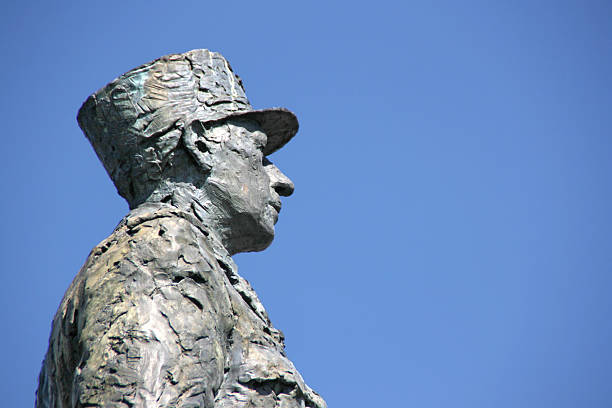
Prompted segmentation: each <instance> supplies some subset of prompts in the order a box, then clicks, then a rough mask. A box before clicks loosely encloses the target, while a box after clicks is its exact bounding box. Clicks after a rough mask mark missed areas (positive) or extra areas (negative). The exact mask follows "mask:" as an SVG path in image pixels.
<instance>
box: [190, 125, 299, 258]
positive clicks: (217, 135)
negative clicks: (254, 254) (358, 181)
mask: <svg viewBox="0 0 612 408" xmlns="http://www.w3.org/2000/svg"><path fill="white" fill-rule="evenodd" d="M265 145H266V134H265V133H263V132H262V131H261V128H260V127H259V125H258V124H257V123H255V122H252V121H244V120H236V119H233V120H229V121H227V122H224V123H220V124H216V125H214V126H213V127H212V128H210V129H204V131H203V132H202V134H201V135H199V136H198V138H197V139H196V141H195V146H196V148H197V150H198V151H199V152H198V154H202V155H203V156H205V160H206V162H207V163H208V165H207V167H209V168H210V169H209V173H208V176H207V177H206V179H205V182H204V185H203V186H202V187H201V188H204V189H205V190H206V193H207V194H206V195H207V198H208V199H209V200H210V205H212V207H213V208H214V209H215V211H216V216H217V217H219V219H218V220H217V225H219V226H220V228H221V231H220V232H221V234H223V235H224V236H225V237H229V238H230V239H228V241H230V242H231V246H232V248H231V249H230V250H231V252H233V253H236V252H244V251H259V250H262V249H265V248H266V247H267V246H268V245H270V243H271V242H272V239H273V238H274V224H275V223H276V221H277V220H278V213H279V211H280V208H281V201H280V196H289V195H290V194H291V193H292V192H293V183H292V182H291V180H289V179H288V178H287V177H286V176H285V175H284V174H283V173H282V172H281V171H280V170H279V169H278V168H277V167H276V166H274V164H272V163H271V162H270V161H269V160H268V159H267V158H266V157H264V155H263V148H264V147H265Z"/></svg>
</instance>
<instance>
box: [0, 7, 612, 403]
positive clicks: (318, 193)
mask: <svg viewBox="0 0 612 408" xmlns="http://www.w3.org/2000/svg"><path fill="white" fill-rule="evenodd" d="M0 14H1V17H0V18H1V24H0V34H1V36H0V38H1V40H0V44H1V55H2V57H1V58H2V63H1V64H0V77H1V78H2V95H1V97H0V104H1V105H0V107H1V108H0V109H1V110H0V112H1V115H2V133H3V136H2V152H3V159H2V163H1V165H0V166H1V171H2V177H1V179H0V183H1V184H0V187H1V191H2V193H3V195H4V197H3V199H2V200H1V201H0V209H1V210H2V215H3V217H2V218H3V219H2V234H1V238H0V239H1V246H0V247H1V251H2V252H1V256H2V261H3V267H2V285H1V288H0V290H1V292H0V302H1V303H0V306H1V307H2V309H1V310H2V312H1V318H2V321H1V327H2V335H1V336H0V350H2V352H1V359H2V360H1V361H0V362H1V364H2V367H3V369H2V370H1V374H0V395H1V398H0V399H1V400H2V401H1V402H0V405H2V406H6V407H20V406H24V407H27V406H32V404H33V401H34V391H35V387H36V382H37V376H38V372H39V370H40V365H41V361H42V359H43V357H44V353H45V351H46V349H47V341H48V335H49V331H50V323H51V319H52V317H53V315H54V313H55V311H56V309H57V306H58V304H59V302H60V300H61V297H62V295H63V293H64V291H65V290H66V288H67V287H68V285H69V283H70V281H71V280H72V278H73V277H74V275H75V274H76V273H77V271H78V270H79V268H80V266H81V264H82V263H83V262H84V260H85V258H86V256H87V254H88V253H89V251H90V249H91V248H92V247H93V246H95V245H96V244H97V243H98V242H99V241H101V240H102V239H104V238H105V237H106V236H108V235H109V234H110V233H111V231H112V230H113V228H114V226H115V225H116V224H117V222H118V221H119V220H120V219H121V218H122V217H123V216H124V215H125V214H126V213H127V205H126V204H125V203H124V201H123V200H122V199H121V198H120V197H119V196H118V195H117V194H116V192H115V189H114V187H113V185H112V183H111V182H110V179H109V178H108V176H107V175H106V174H105V172H104V169H103V168H102V165H101V164H100V163H99V162H98V160H97V158H96V156H95V155H94V153H93V150H92V149H91V147H90V146H89V144H88V142H87V141H86V139H85V138H84V137H83V135H82V133H81V131H80V130H79V128H78V126H77V123H76V120H75V116H76V112H77V109H78V108H79V106H80V104H81V103H82V102H83V101H84V100H85V98H86V97H87V96H88V95H89V94H90V93H92V92H94V91H95V90H97V89H98V88H100V87H101V86H103V85H105V84H106V83H107V82H108V81H110V80H112V79H113V78H115V77H116V76H117V75H120V74H122V73H123V72H125V71H127V70H129V69H131V68H133V67H135V66H138V65H140V64H142V63H144V62H147V61H149V60H152V59H155V58H157V57H159V56H162V55H164V54H168V53H173V52H184V51H187V50H190V49H194V48H209V49H211V50H215V51H219V52H221V53H222V54H223V55H225V57H227V58H228V59H229V61H230V62H231V64H232V66H233V67H234V69H235V70H236V72H237V73H238V74H239V75H240V76H241V77H242V78H243V80H244V83H245V86H246V90H247V95H248V96H249V98H250V100H251V102H252V104H253V105H254V106H255V107H257V108H263V107H271V106H286V107H288V108H290V109H292V110H294V111H295V112H296V113H297V115H298V117H299V118H300V121H301V129H300V132H299V134H298V136H297V137H296V138H295V139H294V141H293V142H292V143H290V144H289V145H288V146H287V147H286V148H285V149H284V150H282V151H280V152H278V153H276V154H275V155H273V156H272V160H273V161H274V162H275V163H276V164H277V165H278V166H279V167H280V168H281V169H282V170H283V171H284V172H285V173H286V174H288V175H289V176H290V177H291V178H292V179H293V180H294V182H295V184H296V192H295V194H294V196H293V197H290V198H288V199H285V200H284V206H283V212H282V214H281V217H280V221H279V223H278V225H277V238H276V241H275V242H274V243H273V245H272V246H271V247H270V248H269V250H267V251H265V252H262V253H258V254H244V255H239V256H237V257H236V260H237V262H238V265H239V268H240V272H241V274H243V275H244V276H245V277H247V279H249V280H250V281H251V282H252V284H253V286H254V287H255V289H256V290H257V291H258V293H259V294H260V297H261V298H262V300H263V302H264V304H265V305H266V307H267V309H268V310H269V313H270V315H271V317H272V320H273V322H274V323H275V325H276V326H277V327H278V328H280V329H281V330H283V331H284V332H285V334H286V336H287V351H288V354H289V357H290V358H291V359H292V360H293V361H294V362H295V364H296V366H297V367H298V369H299V370H300V371H301V372H302V374H303V376H304V378H305V379H306V381H307V382H308V383H309V384H310V385H311V386H312V387H313V388H314V389H316V390H317V391H319V392H320V393H321V394H322V395H323V396H324V397H325V398H326V400H327V402H328V404H329V406H330V408H331V407H338V408H342V407H351V408H354V407H419V408H425V407H427V408H429V407H432V408H433V407H465V408H474V407H483V408H485V407H486V408H489V407H497V408H501V407H508V408H516V407H538V408H542V407H555V408H564V407H581V408H582V407H589V408H595V407H597V408H598V407H610V406H612V387H611V385H610V384H611V381H612V372H611V370H612V351H611V349H612V320H611V318H610V315H611V311H612V297H611V292H612V274H611V272H612V248H611V244H612V222H611V221H612V217H611V214H610V209H611V208H612V195H611V188H612V177H611V176H612V160H611V158H612V140H611V136H612V112H611V108H612V92H611V91H612V23H611V21H612V3H610V2H609V1H573V2H567V1H519V2H515V1H481V2H474V1H467V2H464V1H446V2H445V1H417V2H397V3H395V2H389V1H376V2H364V3H360V2H348V1H347V2H342V3H337V2H323V1H302V2H288V1H282V2H281V1H278V2H266V1H259V2H253V1H251V2H222V1H218V2H204V1H197V2H196V1H180V2H176V3H171V2H160V1H121V2H120V1H104V2H93V1H92V2H85V1H81V2H62V1H53V2H52V1H48V2H32V1H23V2H16V1H6V2H4V3H3V6H2V12H1V13H0Z"/></svg>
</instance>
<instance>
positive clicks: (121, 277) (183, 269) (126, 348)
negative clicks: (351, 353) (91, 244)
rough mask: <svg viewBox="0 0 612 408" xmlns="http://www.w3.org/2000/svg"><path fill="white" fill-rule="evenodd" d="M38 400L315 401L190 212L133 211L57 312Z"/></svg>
mask: <svg viewBox="0 0 612 408" xmlns="http://www.w3.org/2000/svg"><path fill="white" fill-rule="evenodd" d="M37 406H38V407H40V408H43V407H44V408H47V407H49V408H51V407H53V408H55V407H62V408H65V407H215V408H226V407H312V408H315V407H316V408H324V407H325V402H324V401H323V400H322V399H321V397H320V396H319V395H318V394H316V393H315V392H314V391H312V390H311V389H310V388H309V387H308V386H307V385H306V384H305V383H304V381H303V380H302V377H301V376H300V374H299V373H298V372H297V370H296V369H295V367H294V366H293V364H292V363H291V362H290V361H289V359H288V358H287V356H286V355H285V352H284V343H283V335H282V333H281V332H280V331H278V330H276V329H274V327H273V326H272V324H271V323H270V320H269V319H268V316H267V313H266V311H265V310H264V308H263V306H262V304H261V302H260V301H259V299H258V298H257V296H256V294H255V292H254V291H253V290H252V288H251V286H250V285H249V283H248V282H247V281H246V280H244V279H243V278H242V277H240V276H239V275H238V274H237V273H236V266H235V264H234V262H233V261H232V259H231V257H230V256H229V254H228V253H227V251H226V250H225V249H224V248H223V247H222V246H221V245H220V244H219V243H218V242H216V241H215V239H214V238H213V237H211V235H210V233H209V231H208V230H207V228H206V227H205V226H204V225H203V224H202V223H201V222H200V221H199V220H198V219H196V218H195V217H194V216H193V215H191V214H189V213H186V212H182V211H180V210H178V209H177V208H175V207H173V206H170V205H167V204H160V203H156V204H145V205H142V206H140V207H138V208H137V209H135V210H133V211H132V212H131V213H130V214H129V215H128V216H127V217H126V218H124V219H123V220H122V221H121V223H120V224H119V225H118V226H117V228H116V229H115V231H114V232H113V234H112V235H111V236H110V237H109V238H108V239H106V240H105V241H103V242H102V243H101V244H100V245H98V246H97V247H96V248H94V249H93V251H92V252H91V254H90V256H89V258H88V259H87V261H86V262H85V265H84V266H83V268H82V269H81V271H80V272H79V273H78V275H77V276H76V278H75V279H74V281H73V282H72V284H71V285H70V287H69V289H68V291H67V292H66V294H65V296H64V299H63V300H62V303H61V305H60V307H59V310H58V311H57V314H56V316H55V318H54V320H53V328H52V332H51V337H50V340H49V350H48V352H47V355H46V358H45V361H44V363H43V367H42V371H41V374H40V379H39V387H38V391H37Z"/></svg>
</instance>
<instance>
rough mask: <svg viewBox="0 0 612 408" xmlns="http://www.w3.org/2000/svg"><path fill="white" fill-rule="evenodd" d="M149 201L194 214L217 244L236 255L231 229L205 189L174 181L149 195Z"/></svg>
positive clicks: (230, 253)
mask: <svg viewBox="0 0 612 408" xmlns="http://www.w3.org/2000/svg"><path fill="white" fill-rule="evenodd" d="M147 202H149V203H154V202H161V203H165V204H168V205H171V206H173V207H175V208H177V209H179V210H180V211H183V212H186V213H188V214H191V215H193V216H194V217H195V218H196V219H198V220H199V221H200V222H201V223H202V224H203V226H204V227H205V228H206V230H207V231H208V233H209V238H210V239H211V240H212V241H214V243H215V244H217V245H216V246H218V247H219V246H220V247H222V248H223V250H224V251H225V252H227V253H228V254H229V255H230V256H231V255H234V253H235V252H234V251H233V245H232V240H231V235H230V230H229V228H227V227H226V226H224V223H223V214H222V212H221V211H220V210H219V209H218V208H217V207H215V206H214V205H213V204H212V202H211V200H209V199H208V197H207V196H206V193H205V191H203V190H201V189H199V188H196V187H195V186H194V185H193V184H190V183H172V185H165V186H163V188H159V189H157V190H155V191H154V192H153V194H151V196H149V199H147Z"/></svg>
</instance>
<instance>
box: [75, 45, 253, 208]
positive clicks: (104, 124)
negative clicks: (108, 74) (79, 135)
mask: <svg viewBox="0 0 612 408" xmlns="http://www.w3.org/2000/svg"><path fill="white" fill-rule="evenodd" d="M252 110H253V109H252V107H251V105H250V103H249V101H248V99H247V97H246V95H245V92H244V87H243V85H242V81H241V79H240V77H238V75H236V74H235V73H234V72H233V71H232V69H231V67H230V65H229V63H228V62H227V60H226V59H225V58H223V56H222V55H221V54H219V53H216V52H212V51H208V50H192V51H189V52H186V53H184V54H172V55H167V56H164V57H161V58H159V59H157V60H155V61H152V62H150V63H147V64H144V65H142V66H140V67H138V68H135V69H133V70H131V71H129V72H127V73H125V74H123V75H121V76H120V77H118V78H117V79H115V80H114V81H112V82H110V83H109V84H107V85H106V86H105V87H103V88H102V89H100V90H98V91H97V92H96V93H94V94H93V95H91V96H90V97H89V98H88V99H87V100H86V101H85V103H84V104H83V106H82V107H81V109H80V110H79V113H78V117H77V120H78V122H79V126H80V127H81V129H83V132H84V133H85V135H86V136H87V138H88V139H89V141H90V142H91V144H92V146H93V147H94V150H95V151H96V153H97V155H98V157H99V158H100V160H101V161H102V163H103V164H104V167H105V168H106V170H107V172H108V174H109V175H110V177H111V179H112V180H113V182H114V183H115V185H116V186H117V189H118V191H119V194H120V195H122V196H123V197H125V198H126V199H128V201H130V199H129V198H128V197H131V196H133V195H134V194H132V193H133V192H132V193H131V192H130V191H129V190H130V188H131V189H132V190H133V188H134V187H133V186H132V187H130V185H129V184H130V182H131V181H132V179H134V178H136V179H137V178H138V177H148V178H152V179H154V180H155V179H159V178H160V177H161V167H162V166H161V164H162V163H163V161H164V159H165V157H166V153H168V152H170V151H171V150H173V149H174V148H175V147H176V145H177V143H178V141H179V139H180V131H179V130H178V128H179V127H180V125H181V124H185V123H188V122H190V121H192V120H195V119H197V120H202V121H211V120H218V119H221V118H224V117H228V116H230V115H232V114H233V115H235V114H237V113H240V112H245V113H246V112H251V111H252ZM155 162H158V163H159V164H160V165H158V166H155V165H153V166H152V165H151V163H155Z"/></svg>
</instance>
